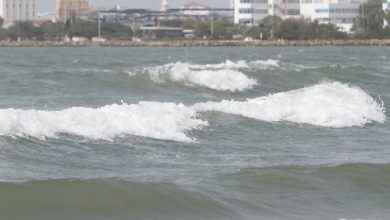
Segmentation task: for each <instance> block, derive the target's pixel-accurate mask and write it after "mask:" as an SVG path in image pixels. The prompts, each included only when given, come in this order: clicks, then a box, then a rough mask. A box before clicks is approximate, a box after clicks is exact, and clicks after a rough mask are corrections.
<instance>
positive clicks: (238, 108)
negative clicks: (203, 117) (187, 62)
mask: <svg viewBox="0 0 390 220" xmlns="http://www.w3.org/2000/svg"><path fill="white" fill-rule="evenodd" d="M195 108H196V110H197V111H218V112H223V113H227V114H236V115H241V116H244V117H249V118H254V119H257V120H262V121H267V122H276V121H290V122H295V123H305V124H311V125H315V126H323V127H334V128H341V127H352V126H363V125H365V124H368V123H372V122H382V123H383V122H384V121H385V120H386V116H385V109H384V106H383V105H381V104H379V103H377V102H376V101H375V100H374V99H373V98H372V97H371V96H370V95H369V94H367V93H366V92H364V91H363V90H362V89H360V88H358V87H353V86H349V85H346V84H342V83H339V82H326V83H321V84H317V85H314V86H310V87H307V88H303V89H298V90H294V91H289V92H282V93H277V94H273V95H269V96H264V97H259V98H255V99H248V100H247V101H243V102H240V101H234V100H231V101H227V100H225V101H222V102H208V103H199V104H197V105H196V106H195Z"/></svg>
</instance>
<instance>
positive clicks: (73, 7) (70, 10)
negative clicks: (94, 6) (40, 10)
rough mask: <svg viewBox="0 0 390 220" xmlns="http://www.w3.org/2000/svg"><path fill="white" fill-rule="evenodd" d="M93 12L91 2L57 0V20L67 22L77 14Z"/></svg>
mask: <svg viewBox="0 0 390 220" xmlns="http://www.w3.org/2000/svg"><path fill="white" fill-rule="evenodd" d="M90 10H91V5H90V4H89V0H57V1H56V19H57V21H59V22H66V21H67V20H68V19H70V18H72V17H73V16H75V15H77V14H82V13H87V12H89V11H90Z"/></svg>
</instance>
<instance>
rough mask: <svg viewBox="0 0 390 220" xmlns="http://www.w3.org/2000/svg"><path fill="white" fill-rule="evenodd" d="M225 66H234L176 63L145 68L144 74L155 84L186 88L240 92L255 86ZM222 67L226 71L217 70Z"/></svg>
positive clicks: (251, 81) (231, 65)
mask: <svg viewBox="0 0 390 220" xmlns="http://www.w3.org/2000/svg"><path fill="white" fill-rule="evenodd" d="M227 66H230V67H232V68H233V67H234V66H235V64H231V63H225V64H221V65H218V66H217V65H212V66H210V65H204V66H199V65H193V64H188V63H181V62H177V63H170V64H166V65H162V66H156V67H151V68H145V71H144V73H147V74H149V75H150V77H151V79H152V80H153V81H154V82H156V83H163V82H166V81H171V82H180V83H183V84H184V85H186V86H192V87H194V86H200V87H205V88H209V89H213V90H218V91H231V92H235V91H240V92H241V91H244V90H246V89H250V88H253V86H255V85H256V84H257V81H256V80H255V79H252V78H249V77H248V76H246V75H245V74H244V73H242V72H240V71H238V70H234V69H229V68H226V67H227ZM223 67H225V68H226V69H218V68H223ZM235 67H237V66H235Z"/></svg>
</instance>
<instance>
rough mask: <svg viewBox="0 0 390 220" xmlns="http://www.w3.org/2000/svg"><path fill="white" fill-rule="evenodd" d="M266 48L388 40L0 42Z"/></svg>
mask: <svg viewBox="0 0 390 220" xmlns="http://www.w3.org/2000/svg"><path fill="white" fill-rule="evenodd" d="M90 46H102V47H142V46H146V47H229V46H236V47H266V46H390V39H381V40H379V39H368V40H303V41H296V40H294V41H288V40H253V41H241V40H171V41H142V42H136V41H106V42H91V41H86V42H65V41H0V47H90Z"/></svg>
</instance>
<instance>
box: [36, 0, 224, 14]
mask: <svg viewBox="0 0 390 220" xmlns="http://www.w3.org/2000/svg"><path fill="white" fill-rule="evenodd" d="M195 1H196V2H199V3H202V4H206V5H209V6H213V7H228V6H229V3H230V0H208V1H206V0H195ZM90 2H91V4H92V5H94V6H96V7H102V6H107V7H110V6H115V5H121V6H124V7H129V8H153V9H159V8H160V7H161V2H162V0H142V1H134V0H90ZM170 2H171V6H172V7H180V6H182V5H184V4H186V3H189V2H192V0H170ZM38 11H39V12H54V11H55V0H49V1H48V0H38Z"/></svg>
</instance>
